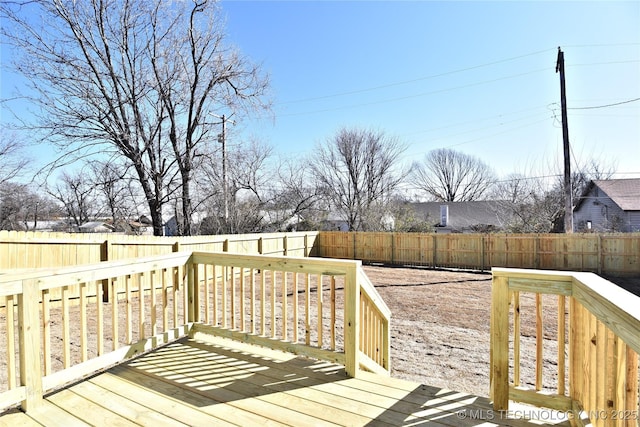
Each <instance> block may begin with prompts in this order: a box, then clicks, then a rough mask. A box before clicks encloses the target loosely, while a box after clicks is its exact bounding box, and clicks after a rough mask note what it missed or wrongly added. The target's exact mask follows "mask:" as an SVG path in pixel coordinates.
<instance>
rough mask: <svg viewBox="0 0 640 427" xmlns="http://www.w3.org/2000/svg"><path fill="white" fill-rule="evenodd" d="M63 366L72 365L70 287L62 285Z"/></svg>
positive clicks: (65, 367)
mask: <svg viewBox="0 0 640 427" xmlns="http://www.w3.org/2000/svg"><path fill="white" fill-rule="evenodd" d="M61 293H62V366H64V369H67V368H68V367H69V366H71V337H70V332H69V287H68V286H63V287H62V291H61Z"/></svg>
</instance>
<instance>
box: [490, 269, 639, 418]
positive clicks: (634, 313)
mask: <svg viewBox="0 0 640 427" xmlns="http://www.w3.org/2000/svg"><path fill="white" fill-rule="evenodd" d="M492 274H493V286H492V310H491V351H490V358H491V365H490V366H491V371H490V384H491V386H490V387H491V389H490V394H491V397H492V399H493V405H494V409H496V410H507V409H508V405H509V400H516V401H522V402H525V403H529V404H533V405H536V406H543V407H548V408H552V409H556V410H560V411H566V412H568V413H569V414H571V415H572V423H573V424H575V425H581V424H583V423H585V422H587V423H588V422H592V423H593V424H594V425H596V426H599V425H605V422H610V421H611V420H613V419H616V418H618V419H619V418H621V417H623V416H625V415H626V416H627V417H628V418H627V419H626V420H623V421H632V420H637V419H638V354H639V353H640V297H638V296H636V295H634V294H632V293H630V292H628V291H626V290H624V289H622V288H620V287H618V286H616V285H615V284H613V283H611V282H609V281H607V280H605V279H603V278H601V277H599V276H597V275H595V274H593V273H570V272H558V271H540V270H523V269H506V268H494V269H492ZM521 293H533V294H535V295H536V298H535V301H536V303H535V304H536V313H537V314H536V330H537V333H536V335H537V336H536V349H537V351H536V355H537V356H536V358H537V360H536V379H535V380H534V381H531V382H532V383H534V384H535V390H527V389H523V388H522V387H521V382H520V378H519V376H520V369H519V366H520V362H521V361H520V356H519V352H520V351H519V342H520V335H519V330H520V325H519V319H520V316H521V313H520V303H519V301H520V294H521ZM541 295H555V296H557V300H558V315H557V319H558V321H557V325H556V326H555V327H556V328H557V336H558V340H557V341H558V360H557V366H558V375H557V376H558V381H557V384H556V385H555V387H554V388H555V389H556V392H555V393H549V392H546V393H539V390H540V389H542V388H543V385H542V367H543V360H542V357H541V356H542V346H543V341H544V340H543V337H542V336H541V332H542V322H543V320H542V298H541V297H540V296H541ZM565 298H568V299H569V304H568V312H569V315H568V316H565V312H566V302H565ZM511 304H513V307H514V311H513V314H512V319H513V321H512V322H510V320H509V316H510V314H509V312H510V305H511ZM565 328H566V329H567V330H568V331H569V335H568V337H566V336H565V334H564V331H565ZM510 329H512V330H514V331H515V333H516V334H517V335H515V334H514V337H513V347H512V348H511V349H510V347H509V331H510ZM566 352H568V358H567V359H566V360H565V353H566ZM510 359H511V360H512V361H513V363H514V366H515V369H514V375H513V377H512V378H510V375H509V362H510ZM565 371H568V380H569V383H568V387H567V386H566V384H565ZM546 388H550V387H548V386H547V387H546ZM634 423H635V421H634ZM633 425H635V424H633Z"/></svg>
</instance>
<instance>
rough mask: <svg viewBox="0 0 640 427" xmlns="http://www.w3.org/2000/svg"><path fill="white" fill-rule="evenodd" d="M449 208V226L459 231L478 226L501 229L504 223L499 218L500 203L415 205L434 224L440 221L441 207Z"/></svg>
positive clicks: (476, 202) (475, 202) (430, 203)
mask: <svg viewBox="0 0 640 427" xmlns="http://www.w3.org/2000/svg"><path fill="white" fill-rule="evenodd" d="M444 205H446V206H448V209H449V225H450V226H451V227H453V228H457V229H466V228H470V227H473V226H477V225H493V226H497V227H501V226H502V225H503V224H502V221H501V220H500V218H499V216H498V212H499V211H500V209H499V206H500V202H497V201H488V200H487V201H484V200H479V201H473V202H426V203H425V202H422V203H413V207H414V209H416V210H417V211H419V212H422V213H423V214H426V215H428V216H429V218H431V219H433V220H434V222H436V223H437V222H439V220H440V206H444Z"/></svg>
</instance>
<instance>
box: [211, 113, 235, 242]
mask: <svg viewBox="0 0 640 427" xmlns="http://www.w3.org/2000/svg"><path fill="white" fill-rule="evenodd" d="M209 114H211V115H212V116H214V117H217V118H219V119H220V120H221V123H222V133H219V134H218V142H219V143H220V144H222V198H223V203H224V222H225V227H226V226H227V225H228V224H229V186H228V184H227V147H226V144H227V122H231V124H234V125H235V124H236V122H234V121H233V120H230V119H229V118H228V117H227V116H225V115H224V114H223V115H222V116H219V115H217V114H212V113H209ZM232 115H233V114H232ZM229 231H230V230H229Z"/></svg>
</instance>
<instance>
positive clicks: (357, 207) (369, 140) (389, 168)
mask: <svg viewBox="0 0 640 427" xmlns="http://www.w3.org/2000/svg"><path fill="white" fill-rule="evenodd" d="M403 151H404V147H403V146H401V144H400V143H399V142H398V140H397V139H395V138H391V137H389V136H387V135H385V134H384V133H383V132H375V131H372V130H361V129H346V128H344V129H342V130H340V131H339V132H338V133H337V134H336V135H335V136H334V137H333V138H332V139H329V140H328V141H327V143H326V144H319V145H318V146H317V147H316V149H315V152H314V158H313V161H312V162H309V163H310V165H311V170H312V173H313V175H314V178H315V182H316V183H317V186H318V187H319V188H321V189H322V190H323V191H324V194H325V195H326V197H327V198H328V200H330V203H331V207H332V208H333V209H335V211H336V212H337V213H338V214H339V215H340V216H341V217H342V219H344V220H345V221H346V223H347V225H348V227H349V230H372V229H379V228H380V227H381V226H382V224H381V223H380V220H381V218H378V217H375V218H373V217H371V216H370V215H371V214H372V213H375V212H383V211H384V206H385V205H386V204H387V203H388V202H389V200H390V199H391V197H392V195H393V193H394V192H395V191H396V190H397V188H398V185H399V183H400V182H401V180H402V176H403V175H402V173H400V171H399V170H398V158H399V156H400V154H401V153H402V152H403Z"/></svg>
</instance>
